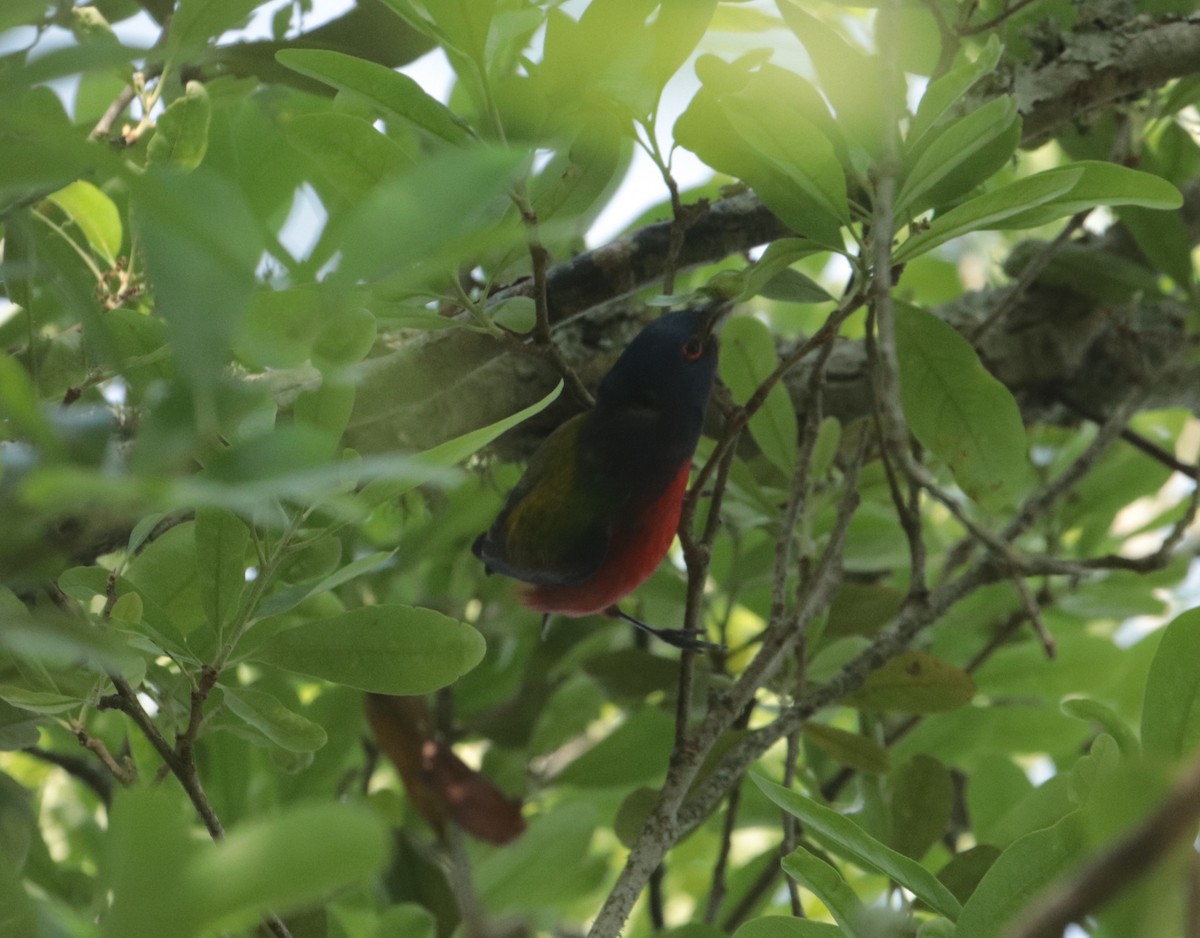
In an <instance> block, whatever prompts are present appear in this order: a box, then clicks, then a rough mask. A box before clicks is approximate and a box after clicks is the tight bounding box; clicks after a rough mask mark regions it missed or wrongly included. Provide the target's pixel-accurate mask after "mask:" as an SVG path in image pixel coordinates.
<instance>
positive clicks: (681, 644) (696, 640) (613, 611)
mask: <svg viewBox="0 0 1200 938" xmlns="http://www.w3.org/2000/svg"><path fill="white" fill-rule="evenodd" d="M605 611H606V612H607V614H608V615H610V616H612V617H613V618H614V619H624V620H625V621H626V622H628V623H629V624H630V625H633V626H636V627H637V628H639V629H641V630H642V631H643V632H645V633H646V634H647V635H653V636H654V637H655V638H657V639H659V640H660V641H664V642H666V643H667V644H668V645H671V646H673V647H675V648H681V649H683V650H684V651H694V652H698V653H699V654H702V655H711V654H713V653H715V652H719V651H725V650H726V649H725V646H724V645H722V644H720V643H718V642H710V641H709V640H708V639H706V638H703V637H702V636H701V634H700V633H699V632H696V631H693V630H692V629H656V628H655V627H654V626H652V625H647V624H646V623H645V622H643V621H642V620H641V619H638V618H636V617H635V616H631V615H630V614H629V613H628V612H625V611H624V610H622V609H621V608H620V607H619V606H609V608H608V609H607V610H605Z"/></svg>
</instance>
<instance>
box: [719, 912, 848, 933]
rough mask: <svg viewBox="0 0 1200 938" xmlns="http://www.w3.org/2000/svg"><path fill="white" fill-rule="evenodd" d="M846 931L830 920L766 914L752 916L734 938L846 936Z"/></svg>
mask: <svg viewBox="0 0 1200 938" xmlns="http://www.w3.org/2000/svg"><path fill="white" fill-rule="evenodd" d="M845 936H846V933H845V932H843V931H842V930H841V929H840V928H838V927H837V926H836V925H830V924H829V923H828V922H813V921H810V920H809V919H803V918H791V917H790V916H787V915H764V916H763V917H762V918H752V919H750V921H748V922H746V923H745V924H743V925H742V926H741V927H740V928H738V930H737V931H735V932H734V933H733V938H845Z"/></svg>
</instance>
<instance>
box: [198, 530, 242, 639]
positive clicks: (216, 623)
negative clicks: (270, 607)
mask: <svg viewBox="0 0 1200 938" xmlns="http://www.w3.org/2000/svg"><path fill="white" fill-rule="evenodd" d="M195 531H196V569H197V570H198V571H199V573H200V602H201V603H202V604H203V606H204V614H205V615H206V616H207V617H208V623H209V625H211V626H212V627H213V628H214V629H216V630H217V631H218V632H220V630H221V629H222V628H223V627H224V626H225V625H227V624H228V623H229V622H230V621H231V620H232V619H233V617H234V615H235V614H236V613H237V610H238V601H239V600H240V599H241V598H242V590H243V589H244V588H245V586H246V547H247V545H248V544H249V543H250V529H249V528H247V527H246V525H245V523H244V522H243V521H242V519H241V518H239V517H238V516H237V515H235V514H233V512H230V511H226V510H225V509H223V508H199V509H197V511H196V527H195Z"/></svg>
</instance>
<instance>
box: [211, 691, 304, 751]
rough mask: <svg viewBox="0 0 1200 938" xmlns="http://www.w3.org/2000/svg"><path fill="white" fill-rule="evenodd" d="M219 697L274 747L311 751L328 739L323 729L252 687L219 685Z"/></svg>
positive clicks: (231, 710)
mask: <svg viewBox="0 0 1200 938" xmlns="http://www.w3.org/2000/svg"><path fill="white" fill-rule="evenodd" d="M221 699H222V700H223V701H224V703H225V706H226V707H228V708H229V710H230V712H232V713H234V714H236V715H237V716H239V717H241V718H242V719H243V720H245V721H246V722H247V723H249V724H250V725H251V726H252V727H254V728H255V729H256V730H258V731H259V732H260V733H262V734H263V736H265V737H267V739H269V740H270V741H271V742H273V743H275V745H277V746H282V747H283V748H284V749H286V750H288V752H314V751H315V750H317V749H320V748H321V747H322V746H324V745H325V743H326V742H327V741H328V738H327V737H326V735H325V730H324V729H322V728H321V727H320V726H319V725H318V724H316V723H313V722H312V720H308V719H305V718H304V717H302V716H300V714H298V713H295V712H293V711H291V710H289V709H288V708H287V707H285V706H284V705H283V704H281V703H280V702H279V701H278V700H276V699H275V697H273V696H272V695H270V694H268V693H265V692H263V691H260V690H255V689H254V688H253V687H237V688H234V687H224V686H222V687H221Z"/></svg>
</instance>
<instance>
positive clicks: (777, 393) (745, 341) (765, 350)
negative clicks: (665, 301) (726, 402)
mask: <svg viewBox="0 0 1200 938" xmlns="http://www.w3.org/2000/svg"><path fill="white" fill-rule="evenodd" d="M778 363H779V358H778V355H777V354H776V352H775V341H774V340H773V339H772V338H771V331H770V330H769V329H768V328H767V327H766V326H765V325H763V324H762V323H761V322H760V321H759V320H757V319H755V318H754V317H753V316H738V317H735V318H734V319H731V320H730V321H729V322H728V323H726V325H725V328H724V329H723V330H722V331H721V360H720V364H719V367H720V372H721V378H722V380H724V382H725V383H726V384H727V385H728V386H729V390H730V391H731V392H732V394H733V399H734V401H736V402H737V403H738V404H745V403H746V401H748V400H749V399H750V397H751V395H753V394H754V392H755V390H757V388H758V386H759V385H760V384H761V383H762V382H763V379H765V378H766V377H767V376H768V375H769V374H771V372H772V371H774V370H775V367H776V365H778ZM799 432H800V431H799V426H798V422H797V419H796V411H795V409H794V408H793V407H792V401H791V398H789V397H788V394H787V391H786V390H785V389H784V386H783V384H782V383H777V384H776V385H775V386H774V387H773V388H772V389H771V391H770V393H768V394H767V399H766V402H765V403H764V404H763V406H762V407H760V408H759V409H758V411H757V412H756V413H755V414H754V416H752V417H751V418H750V433H751V435H752V436H753V437H754V442H756V443H757V444H758V445H759V447H760V448H761V449H762V451H763V454H764V455H765V456H766V457H767V458H768V459H770V460H771V462H773V463H774V464H775V465H776V466H778V467H779V468H780V469H781V470H782V471H783V472H784V473H785V474H786V475H787V476H789V477H790V476H791V474H792V467H793V466H794V465H795V462H796V450H797V448H798V442H797V438H798V436H799Z"/></svg>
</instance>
